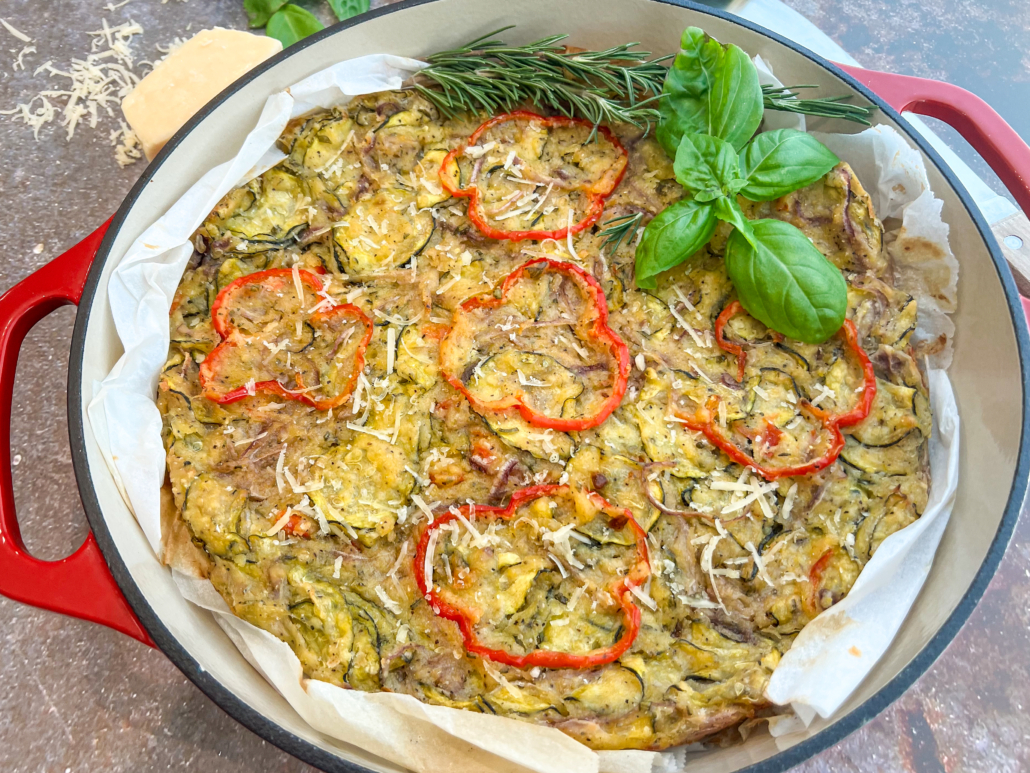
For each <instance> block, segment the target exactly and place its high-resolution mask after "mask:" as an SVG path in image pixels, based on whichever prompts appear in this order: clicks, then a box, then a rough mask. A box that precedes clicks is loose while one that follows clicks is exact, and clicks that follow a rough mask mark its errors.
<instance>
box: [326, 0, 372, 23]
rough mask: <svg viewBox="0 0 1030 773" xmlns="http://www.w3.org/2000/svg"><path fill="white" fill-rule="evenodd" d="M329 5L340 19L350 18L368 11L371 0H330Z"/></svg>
mask: <svg viewBox="0 0 1030 773" xmlns="http://www.w3.org/2000/svg"><path fill="white" fill-rule="evenodd" d="M329 6H330V7H331V8H332V9H333V13H335V14H336V18H337V19H339V20H340V21H344V20H345V19H350V18H351V17H352V16H357V15H358V14H359V13H367V12H368V9H369V0H329Z"/></svg>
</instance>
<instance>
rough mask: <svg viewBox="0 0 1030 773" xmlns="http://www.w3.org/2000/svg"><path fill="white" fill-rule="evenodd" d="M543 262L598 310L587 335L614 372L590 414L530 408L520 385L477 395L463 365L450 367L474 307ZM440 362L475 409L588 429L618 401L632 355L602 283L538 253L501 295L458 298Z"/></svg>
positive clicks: (490, 303)
mask: <svg viewBox="0 0 1030 773" xmlns="http://www.w3.org/2000/svg"><path fill="white" fill-rule="evenodd" d="M541 265H542V266H544V267H545V269H544V270H546V271H558V272H561V273H564V274H566V275H567V276H569V277H570V278H571V279H573V280H574V281H575V282H577V283H578V284H579V285H580V287H581V288H582V289H583V291H584V292H585V293H586V294H587V296H588V297H589V298H590V300H591V303H592V305H593V307H594V310H595V313H596V316H595V318H594V324H593V326H592V328H591V330H590V333H591V335H592V336H593V337H594V338H596V339H599V340H600V341H602V342H604V343H605V344H606V345H607V348H608V349H609V351H610V353H611V355H612V357H613V359H614V361H615V365H616V368H617V370H616V373H615V375H614V378H613V383H612V387H611V390H612V392H611V395H609V397H608V398H607V399H606V400H605V401H604V402H603V403H602V404H601V405H600V407H599V408H598V409H597V411H596V412H595V413H593V414H591V415H588V416H585V417H582V418H577V419H567V418H561V417H555V416H548V415H545V414H542V413H539V412H537V411H534V410H533V409H532V408H531V407H530V406H528V405H527V404H526V402H525V401H524V400H523V398H522V392H523V390H520V393H519V394H516V395H508V396H506V397H504V398H502V399H500V400H481V399H479V398H478V397H476V395H475V394H474V393H473V392H472V391H471V390H470V389H469V388H468V386H467V385H466V384H465V383H464V382H463V381H462V380H461V377H460V374H461V370H463V369H464V367H462V368H460V369H458V370H457V371H455V369H453V368H452V366H453V365H455V364H461V365H462V366H463V363H462V358H461V356H460V352H459V351H457V347H458V343H457V341H458V340H459V339H461V338H462V337H463V336H467V337H469V338H470V339H471V340H474V338H475V336H474V332H475V331H474V330H471V327H472V325H473V316H472V315H473V313H474V312H475V311H476V310H477V309H492V308H497V307H498V306H501V305H503V304H504V303H505V301H506V299H507V296H508V293H509V292H510V291H511V289H512V287H514V286H515V284H516V283H518V282H519V281H520V280H521V279H522V277H523V276H524V275H525V273H526V271H528V270H529V269H531V268H533V267H534V266H541ZM440 367H441V372H442V373H443V376H444V378H446V379H447V381H448V382H450V384H451V386H453V387H454V388H455V389H457V390H458V391H459V392H461V393H462V394H463V395H465V397H466V398H467V399H468V401H469V403H470V404H471V405H472V406H473V407H474V408H475V409H476V410H478V411H480V412H482V411H497V412H508V411H512V410H517V411H518V412H519V413H520V414H521V415H522V418H523V419H525V420H526V421H527V422H529V423H530V424H532V425H534V426H537V427H544V428H547V429H553V430H557V431H559V432H575V431H578V430H584V429H590V428H591V427H596V426H598V425H599V424H601V423H602V422H603V421H604V420H605V419H607V418H608V417H609V416H610V415H611V414H612V412H613V411H614V410H615V409H616V408H618V407H619V403H621V402H622V398H623V396H624V395H625V394H626V385H627V383H628V380H629V371H630V359H629V348H628V347H627V346H626V344H625V342H624V341H623V340H622V339H621V338H619V336H618V334H617V333H616V332H615V331H614V330H612V329H611V328H610V327H608V301H607V299H606V298H605V295H604V289H603V288H602V287H601V285H600V283H599V282H598V281H597V280H596V279H594V277H592V276H591V275H590V274H588V273H587V272H586V271H584V270H583V269H581V268H580V267H579V266H575V265H573V264H571V263H565V262H562V261H557V260H551V259H549V258H536V259H534V260H531V261H529V262H528V263H524V264H523V265H521V266H519V267H518V268H517V269H515V270H514V271H512V272H511V273H510V274H508V276H507V277H505V279H504V282H503V283H502V284H501V292H500V295H499V296H495V295H490V294H487V295H478V296H474V297H472V298H469V299H467V300H465V301H464V302H462V304H461V305H460V306H459V307H458V311H457V313H456V314H455V315H454V324H453V325H452V327H451V329H450V331H449V332H448V334H447V336H446V337H445V338H444V340H443V341H441V342H440Z"/></svg>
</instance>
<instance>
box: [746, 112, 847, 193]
mask: <svg viewBox="0 0 1030 773" xmlns="http://www.w3.org/2000/svg"><path fill="white" fill-rule="evenodd" d="M838 163H840V159H839V158H837V157H836V156H835V155H834V154H833V153H832V152H831V151H830V149H829V148H827V147H826V146H825V145H823V144H822V143H821V142H819V140H817V139H816V138H815V137H813V136H812V135H811V134H805V133H804V132H799V131H795V130H793V129H779V130H777V131H771V132H765V133H764V134H759V135H758V136H757V137H755V138H754V139H753V140H752V141H751V144H749V145H748V146H747V148H746V149H745V150H744V152H743V153H741V155H740V166H741V169H742V170H743V175H744V177H746V178H747V185H745V186H744V187H743V188H741V193H742V194H743V195H744V196H745V197H746V198H749V199H751V200H752V201H772V200H773V199H778V198H780V196H786V195H787V194H788V193H790V192H792V191H796V190H798V189H799V188H804V187H805V186H806V185H811V184H812V183H814V182H815V181H816V180H818V179H819V178H821V177H822V176H823V175H825V174H826V173H827V172H829V171H830V170H831V169H833V167H835V166H836V165H837V164H838Z"/></svg>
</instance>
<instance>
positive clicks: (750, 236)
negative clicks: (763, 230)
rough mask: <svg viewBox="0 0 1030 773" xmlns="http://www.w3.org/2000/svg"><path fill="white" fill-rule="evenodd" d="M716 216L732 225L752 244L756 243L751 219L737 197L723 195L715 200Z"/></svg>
mask: <svg viewBox="0 0 1030 773" xmlns="http://www.w3.org/2000/svg"><path fill="white" fill-rule="evenodd" d="M713 206H714V207H715V216H716V217H717V218H719V219H720V220H722V221H723V222H724V223H729V224H730V225H732V226H733V227H734V228H735V229H736V230H737V231H738V232H739V233H740V234H741V235H742V236H743V237H744V239H745V240H746V241H747V242H748V243H749V244H751V245H752V246H754V245H755V241H754V239H755V235H754V232H753V231H752V230H751V221H750V220H748V219H747V216H746V215H745V214H744V211H743V210H742V209H741V208H740V205H739V204H738V203H737V200H736V199H735V198H730V197H729V196H722V197H721V198H718V199H716V200H715V204H714V205H713Z"/></svg>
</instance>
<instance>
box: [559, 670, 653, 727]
mask: <svg viewBox="0 0 1030 773" xmlns="http://www.w3.org/2000/svg"><path fill="white" fill-rule="evenodd" d="M643 693H644V690H643V686H642V685H641V682H640V678H639V677H638V676H637V674H635V673H633V672H632V671H630V670H629V669H628V668H625V667H624V666H621V665H617V664H612V665H610V666H608V667H607V668H605V670H604V671H603V672H602V673H601V675H600V677H599V678H597V679H594V680H593V681H591V682H589V683H588V684H585V685H583V686H582V687H580V688H578V689H576V690H573V691H572V694H571V695H569V697H568V700H572V701H576V702H577V703H578V704H579V705H580V706H582V707H583V708H584V709H586V710H587V711H589V712H590V713H592V714H601V715H611V714H625V713H627V712H628V711H630V710H631V709H632V708H634V707H635V706H637V705H639V703H640V701H641V700H642V699H643V697H644V694H643Z"/></svg>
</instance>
